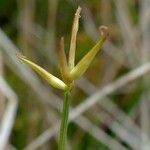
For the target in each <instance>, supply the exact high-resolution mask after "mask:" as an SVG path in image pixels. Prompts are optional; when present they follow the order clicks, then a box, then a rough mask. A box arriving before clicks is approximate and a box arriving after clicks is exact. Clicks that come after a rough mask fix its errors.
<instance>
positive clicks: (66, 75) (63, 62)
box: [58, 37, 72, 83]
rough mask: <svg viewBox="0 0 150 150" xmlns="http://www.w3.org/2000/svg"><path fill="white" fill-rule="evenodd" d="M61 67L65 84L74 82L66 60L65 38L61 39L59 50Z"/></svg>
mask: <svg viewBox="0 0 150 150" xmlns="http://www.w3.org/2000/svg"><path fill="white" fill-rule="evenodd" d="M58 54H59V67H60V72H61V76H62V79H63V81H64V82H65V83H70V82H72V80H71V78H70V76H69V67H68V64H67V60H66V55H65V51H64V38H63V37H61V39H60V48H59V53H58Z"/></svg>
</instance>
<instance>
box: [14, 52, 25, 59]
mask: <svg viewBox="0 0 150 150" xmlns="http://www.w3.org/2000/svg"><path fill="white" fill-rule="evenodd" d="M16 57H17V58H18V59H19V60H22V59H23V58H26V57H25V56H24V55H22V54H20V53H16Z"/></svg>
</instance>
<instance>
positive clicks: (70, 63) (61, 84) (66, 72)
mask: <svg viewBox="0 0 150 150" xmlns="http://www.w3.org/2000/svg"><path fill="white" fill-rule="evenodd" d="M80 12H81V7H78V9H77V11H76V13H75V17H74V21H73V26H72V34H71V41H70V49H69V57H68V60H67V58H66V55H65V50H64V38H63V37H62V38H61V39H60V50H59V66H60V72H61V79H59V78H57V77H56V76H54V75H52V74H51V73H49V72H48V71H46V70H45V69H43V68H42V67H40V66H39V65H37V64H35V63H33V62H32V61H30V60H28V59H27V58H26V57H25V56H23V55H21V54H17V57H18V58H19V60H20V61H21V62H23V63H25V64H27V65H28V66H30V67H31V68H32V69H33V70H34V71H35V72H37V73H38V74H39V75H40V76H41V77H42V78H43V79H45V80H46V81H47V82H48V83H49V84H50V85H52V86H53V87H55V88H57V89H61V90H64V91H67V90H70V89H71V88H72V86H73V82H74V80H76V79H78V78H79V77H80V76H81V75H83V73H84V72H85V71H86V70H87V69H88V67H89V65H90V63H91V62H92V60H93V59H94V57H95V55H96V54H97V53H98V51H99V50H100V49H101V47H102V45H103V44H104V42H105V41H106V39H107V38H108V36H109V32H108V29H107V27H106V26H100V33H101V38H100V40H99V41H98V42H97V43H96V44H95V45H94V47H93V48H92V49H91V50H90V51H89V52H88V53H87V54H86V55H85V56H84V57H83V58H82V59H81V60H80V61H79V62H78V63H77V65H75V50H76V37H77V32H78V26H79V18H80Z"/></svg>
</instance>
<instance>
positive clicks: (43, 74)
mask: <svg viewBox="0 0 150 150" xmlns="http://www.w3.org/2000/svg"><path fill="white" fill-rule="evenodd" d="M17 57H18V58H19V60H21V61H22V62H24V63H25V64H27V65H29V66H30V67H31V68H32V69H33V70H34V71H36V72H37V73H38V74H39V75H40V76H41V77H42V78H43V79H45V80H46V81H47V82H48V83H49V84H50V85H52V86H53V87H55V88H57V89H61V90H66V89H67V85H66V84H65V83H64V82H63V81H61V80H60V79H58V78H57V77H55V76H53V75H52V74H50V73H49V72H47V71H46V70H45V69H43V68H41V67H40V66H38V65H36V64H35V63H33V62H31V61H29V60H28V59H26V58H25V57H24V56H22V55H20V54H19V55H18V54H17Z"/></svg>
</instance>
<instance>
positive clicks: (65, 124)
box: [58, 91, 70, 150]
mask: <svg viewBox="0 0 150 150" xmlns="http://www.w3.org/2000/svg"><path fill="white" fill-rule="evenodd" d="M69 106H70V91H66V92H65V94H64V104H63V112H62V120H61V126H60V136H59V145H58V150H65V141H66V137H67V128H68V115H69Z"/></svg>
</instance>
